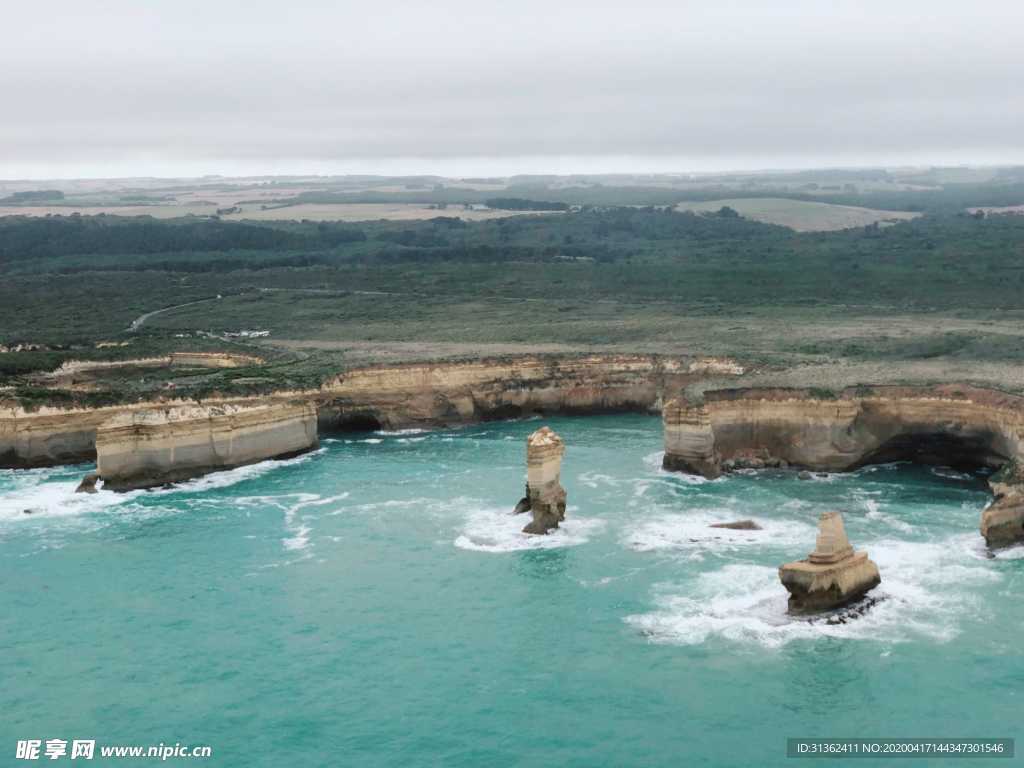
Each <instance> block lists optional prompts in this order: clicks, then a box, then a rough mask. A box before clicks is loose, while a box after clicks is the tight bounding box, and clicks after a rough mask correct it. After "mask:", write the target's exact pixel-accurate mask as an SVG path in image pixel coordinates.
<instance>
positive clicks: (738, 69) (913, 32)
mask: <svg viewBox="0 0 1024 768" xmlns="http://www.w3.org/2000/svg"><path fill="white" fill-rule="evenodd" d="M2 18H3V23H2V25H0V73H2V74H0V178H8V179H10V178H56V177H82V176H134V175H163V176H177V175H193V174H195V175H199V174H206V173H220V174H225V175H229V174H230V175H234V174H259V173H347V172H354V173H373V172H380V173H438V174H442V175H467V174H471V175H478V174H491V173H494V174H506V173H515V172H558V173H571V172H581V173H593V172H601V171H634V170H635V171H711V170H736V169H755V168H802V167H813V166H822V165H832V166H834V165H842V166H857V165H884V164H899V165H913V164H960V163H1024V52H1022V37H1024V2H1022V0H1005V1H1002V0H972V2H966V1H965V0H956V1H955V2H946V1H945V0H927V2H901V1H900V0H884V1H883V2H874V1H873V0H813V1H811V2H795V1H792V2H790V1H786V0H756V1H752V2H741V1H733V0H707V1H706V2H686V1H685V0H673V1H672V2H655V1H652V0H631V1H627V0H617V1H616V2H595V1H594V0H591V1H590V2H560V1H559V0H546V1H545V2H532V1H529V0H527V1H524V0H503V1H502V2H498V1H497V0H473V1H472V2H457V1H454V0H419V1H417V2H396V1H395V0H374V1H373V2H345V1H343V0H342V1H339V0H334V1H333V2H329V1H326V0H325V1H323V2H320V1H319V0H289V1H287V2H286V1H284V0H245V2H234V0H213V1H212V2H211V1H210V0H201V1H196V0H175V2H157V1H155V0H153V1H151V0H128V1H125V2H120V1H118V2H113V1H106V2H105V1H104V0H87V1H86V0H33V1H32V2H14V1H13V0H4V2H3V9H2Z"/></svg>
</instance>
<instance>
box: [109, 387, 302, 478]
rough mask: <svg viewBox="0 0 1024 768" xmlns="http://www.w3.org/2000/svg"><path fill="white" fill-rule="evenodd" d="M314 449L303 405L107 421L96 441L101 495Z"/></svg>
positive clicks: (146, 414)
mask: <svg viewBox="0 0 1024 768" xmlns="http://www.w3.org/2000/svg"><path fill="white" fill-rule="evenodd" d="M316 446H317V438H316V409H315V407H314V406H313V405H312V404H309V403H295V404H278V405H264V406H255V407H240V406H225V405H220V406H205V405H204V406H184V407H182V406H179V407H173V408H167V409H164V410H149V411H135V412H130V413H127V414H124V415H121V416H117V417H115V418H113V419H111V420H110V421H109V422H107V423H105V424H103V426H101V427H100V429H99V432H98V434H97V437H96V453H97V463H98V470H97V474H98V475H99V476H100V478H101V479H102V480H103V483H104V486H103V487H104V489H108V490H115V491H124V490H129V489H132V488H146V487H151V486H157V485H163V484H165V483H169V482H176V481H180V480H187V479H189V478H193V477H198V476H200V475H203V474H206V473H208V472H214V471H217V470H223V469H231V468H233V467H239V466H243V465H245V464H252V463H255V462H258V461H263V460H265V459H272V458H285V457H289V456H295V455H298V454H300V453H304V452H305V451H308V450H311V449H313V448H315V447H316Z"/></svg>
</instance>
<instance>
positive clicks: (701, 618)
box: [625, 536, 1002, 647]
mask: <svg viewBox="0 0 1024 768" xmlns="http://www.w3.org/2000/svg"><path fill="white" fill-rule="evenodd" d="M965 546H966V544H965V541H964V537H963V536H954V537H952V538H951V539H949V540H947V541H943V542H933V543H916V542H904V541H895V540H883V541H875V542H871V543H868V544H867V545H866V546H865V547H864V549H865V550H867V551H868V552H869V554H870V555H871V558H872V559H873V560H874V561H875V562H876V563H878V566H879V570H880V573H881V577H882V584H881V585H880V586H879V587H876V588H875V589H874V590H872V592H871V597H874V598H879V602H878V603H876V604H875V605H873V606H871V607H870V608H869V609H868V611H867V612H866V613H865V614H864V615H863V616H860V617H858V618H855V619H851V620H849V621H848V622H847V623H845V624H832V625H830V624H827V623H826V622H825V620H823V619H821V618H818V619H816V620H812V621H809V620H808V619H807V618H806V617H791V616H788V615H786V600H787V594H786V591H785V589H783V587H782V585H781V584H780V583H779V579H778V573H777V571H776V569H775V568H773V567H770V566H765V565H757V564H749V563H734V564H729V565H726V566H724V567H722V568H720V569H718V570H715V571H710V572H705V573H701V574H699V575H698V576H697V577H696V578H694V579H691V580H689V581H687V582H684V583H681V584H672V585H660V586H659V588H658V589H657V591H656V595H655V602H656V604H657V606H658V608H657V610H655V611H652V612H650V613H645V614H639V615H633V616H628V617H626V619H625V621H626V622H627V623H629V624H631V625H632V626H635V627H637V628H638V629H640V630H641V631H642V632H644V633H645V634H646V635H647V636H648V637H649V639H650V640H651V641H652V642H664V643H674V644H680V645H694V644H698V643H703V642H706V641H708V640H710V639H713V638H722V639H725V640H727V641H733V642H739V643H744V644H755V645H761V646H765V647H777V646H781V645H785V644H786V643H789V642H792V641H794V640H808V639H815V638H821V637H845V638H851V639H859V640H874V641H880V642H890V643H892V642H904V641H908V640H913V639H921V638H926V639H930V640H932V641H935V642H948V641H949V640H952V639H953V638H954V637H956V635H957V634H959V632H960V627H961V625H962V624H963V623H964V622H967V621H972V620H975V621H978V620H981V621H984V620H991V619H992V616H991V615H990V614H989V613H988V611H987V609H986V607H985V605H984V601H983V600H982V598H981V597H980V596H979V595H978V594H977V593H976V592H974V591H972V588H975V587H982V586H984V585H986V584H990V583H992V582H994V581H999V580H1000V579H1001V578H1002V576H1001V574H999V573H998V572H997V571H995V570H993V569H992V568H990V567H988V566H987V565H985V564H982V563H980V562H979V561H978V560H975V559H972V558H970V556H969V555H966V553H965V552H964V547H965Z"/></svg>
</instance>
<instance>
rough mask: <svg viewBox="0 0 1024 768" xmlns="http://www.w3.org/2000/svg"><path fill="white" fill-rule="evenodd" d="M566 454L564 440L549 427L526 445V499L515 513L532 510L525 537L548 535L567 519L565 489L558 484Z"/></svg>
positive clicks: (531, 436) (540, 430)
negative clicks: (531, 518) (564, 452)
mask: <svg viewBox="0 0 1024 768" xmlns="http://www.w3.org/2000/svg"><path fill="white" fill-rule="evenodd" d="M564 450H565V445H564V443H562V438H560V437H559V436H558V435H556V434H555V433H554V432H552V431H551V429H550V428H548V427H541V428H540V429H538V430H537V431H536V432H534V433H533V434H532V435H530V437H529V439H528V440H527V441H526V496H525V497H524V498H523V499H522V500H521V501H520V502H519V504H517V505H516V509H515V512H516V514H519V513H521V512H526V511H527V510H529V511H530V512H531V513H532V514H533V522H531V523H530V524H529V525H527V526H526V527H525V528H523V533H548V532H549V531H550V530H551V529H552V528H557V527H558V524H559V523H560V522H562V520H564V519H565V489H564V488H562V486H561V485H560V484H559V482H558V476H559V475H560V474H561V472H562V452H563V451H564Z"/></svg>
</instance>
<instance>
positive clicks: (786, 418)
mask: <svg viewBox="0 0 1024 768" xmlns="http://www.w3.org/2000/svg"><path fill="white" fill-rule="evenodd" d="M662 419H663V422H664V427H665V458H664V466H665V467H666V468H667V469H677V470H681V471H686V472H693V473H697V474H701V475H704V476H705V477H715V476H717V475H718V473H719V472H720V471H721V468H722V467H723V466H726V467H728V466H729V465H730V464H731V463H732V462H735V461H736V460H737V459H740V458H742V457H746V456H750V455H752V454H756V455H758V456H760V457H762V458H760V459H759V460H760V461H765V460H767V461H768V462H774V463H779V462H786V463H788V464H790V465H793V466H796V467H801V468H807V469H815V470H828V471H845V470H851V469H856V468H858V467H862V466H865V465H868V464H878V463H885V462H891V461H901V460H906V461H914V462H917V463H920V464H929V465H948V466H953V467H955V468H959V469H976V468H982V467H988V468H991V469H995V468H998V467H1001V466H1003V465H1004V464H1005V463H1006V462H1008V461H1010V460H1013V459H1017V458H1018V457H1020V456H1021V454H1022V450H1021V447H1022V442H1021V441H1022V436H1024V399H1022V398H1020V397H1016V396H1013V395H1008V394H1005V393H1002V392H996V391H993V390H985V389H977V388H974V387H971V386H968V385H965V384H947V385H942V386H936V387H873V388H856V389H850V390H845V391H843V392H841V393H839V394H837V395H836V396H834V397H821V396H815V395H814V393H811V392H807V391H802V390H790V389H750V390H717V391H709V392H706V393H705V395H704V398H703V399H702V400H699V401H689V402H685V403H683V402H681V401H673V402H671V403H670V404H669V405H668V406H667V407H666V408H665V409H664V411H663V413H662ZM993 490H994V492H995V494H996V497H997V498H996V503H995V504H993V505H992V507H990V508H989V510H988V511H986V519H985V520H984V521H983V523H982V533H983V534H984V535H985V538H986V540H988V541H989V544H990V545H996V544H1002V543H1007V542H1008V541H1011V540H1016V539H1024V479H1021V482H1020V483H1017V484H1015V485H1014V486H1013V487H1009V486H1008V487H1006V488H1004V489H1003V490H1002V491H1001V492H1000V491H999V490H998V489H996V488H995V487H994V488H993Z"/></svg>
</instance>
